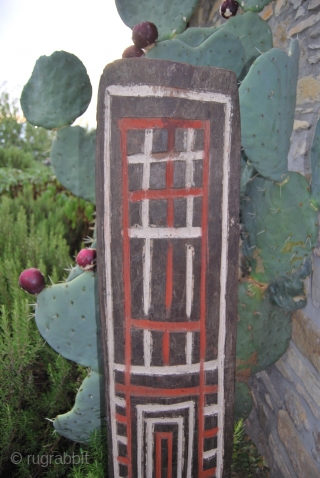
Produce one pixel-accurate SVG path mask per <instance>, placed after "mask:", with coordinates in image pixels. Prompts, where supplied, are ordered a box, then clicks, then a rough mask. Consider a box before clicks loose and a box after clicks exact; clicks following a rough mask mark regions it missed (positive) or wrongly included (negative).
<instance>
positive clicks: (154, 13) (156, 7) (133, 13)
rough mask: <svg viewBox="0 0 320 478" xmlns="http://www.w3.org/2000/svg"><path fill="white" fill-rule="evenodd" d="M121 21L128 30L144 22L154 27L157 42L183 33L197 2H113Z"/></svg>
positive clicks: (191, 0) (124, 0) (185, 0)
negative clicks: (152, 24) (155, 28)
mask: <svg viewBox="0 0 320 478" xmlns="http://www.w3.org/2000/svg"><path fill="white" fill-rule="evenodd" d="M115 2H116V7H117V9H118V13H119V15H120V17H121V19H122V21H123V22H124V23H125V24H126V25H127V26H128V27H130V28H132V27H133V26H134V25H136V24H137V23H141V22H144V21H147V22H152V23H154V24H155V25H156V27H157V29H158V33H159V38H158V40H159V41H163V40H166V39H169V38H172V37H173V36H174V35H175V34H176V33H181V32H183V31H184V30H185V29H186V27H187V23H188V21H189V19H190V17H191V16H192V14H193V12H194V11H195V9H196V6H197V4H198V0H183V1H178V0H175V1H172V0H162V1H160V2H159V1H157V2H152V1H150V0H115Z"/></svg>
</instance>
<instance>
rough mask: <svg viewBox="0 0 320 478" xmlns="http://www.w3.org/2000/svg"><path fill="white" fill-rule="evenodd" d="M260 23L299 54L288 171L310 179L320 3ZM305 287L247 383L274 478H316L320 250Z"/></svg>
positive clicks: (294, 4)
mask: <svg viewBox="0 0 320 478" xmlns="http://www.w3.org/2000/svg"><path fill="white" fill-rule="evenodd" d="M219 4H220V2H219V1H215V2H212V0H201V1H200V3H199V7H198V10H197V12H196V13H195V15H194V17H193V18H192V20H191V25H197V26H209V25H212V24H219V23H220V22H221V21H223V20H221V17H220V15H219V11H218V10H219ZM261 16H262V17H263V18H264V19H265V20H267V21H268V23H269V25H270V27H271V29H272V31H273V36H274V45H275V46H276V47H278V48H282V49H284V50H286V51H287V50H288V45H289V41H290V38H291V37H294V38H298V39H299V43H300V48H301V56H300V72H299V81H298V91H297V107H296V115H295V122H294V131H293V133H292V138H291V148H290V152H289V158H288V164H289V169H290V170H291V171H297V172H300V173H302V174H304V175H306V176H307V175H308V174H309V173H310V147H311V143H312V138H313V134H314V129H315V125H316V122H317V120H318V117H319V116H320V111H319V107H320V0H306V1H303V0H278V1H277V2H276V3H272V4H270V5H268V6H267V7H266V8H265V9H264V10H263V12H261ZM313 266H314V271H313V274H312V276H311V277H310V278H309V279H308V280H307V281H306V287H307V292H308V305H307V307H306V308H305V309H303V310H300V311H298V312H296V313H295V314H294V316H293V333H292V340H291V343H290V346H289V349H288V350H287V352H286V354H285V355H284V356H283V357H282V358H281V359H280V360H279V361H278V363H277V364H276V365H274V366H271V367H269V368H268V369H267V370H266V371H263V372H260V373H258V374H257V375H255V376H254V377H253V378H251V381H250V385H251V388H252V393H253V398H254V408H253V410H252V412H251V415H250V417H249V419H248V420H247V422H246V430H247V432H248V434H249V435H250V436H251V438H252V439H253V441H254V442H255V444H256V445H257V447H258V449H259V451H260V453H261V454H262V455H264V456H265V457H266V461H267V463H268V465H269V466H270V469H271V473H270V476H271V478H281V477H284V478H316V477H320V247H318V248H317V249H316V250H315V252H314V254H313Z"/></svg>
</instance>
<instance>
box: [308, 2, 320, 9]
mask: <svg viewBox="0 0 320 478" xmlns="http://www.w3.org/2000/svg"><path fill="white" fill-rule="evenodd" d="M319 5H320V0H310V2H309V5H308V10H314V9H315V8H318V7H319Z"/></svg>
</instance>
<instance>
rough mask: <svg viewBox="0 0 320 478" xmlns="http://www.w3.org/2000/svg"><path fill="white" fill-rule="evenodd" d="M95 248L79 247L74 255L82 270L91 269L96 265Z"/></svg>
mask: <svg viewBox="0 0 320 478" xmlns="http://www.w3.org/2000/svg"><path fill="white" fill-rule="evenodd" d="M96 257H97V251H96V249H81V251H80V252H79V253H78V255H77V257H76V261H77V264H78V266H79V267H80V268H81V269H83V270H84V271H91V270H92V269H94V266H95V265H96Z"/></svg>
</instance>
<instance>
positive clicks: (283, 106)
mask: <svg viewBox="0 0 320 478" xmlns="http://www.w3.org/2000/svg"><path fill="white" fill-rule="evenodd" d="M298 63H299V44H298V42H297V40H292V41H291V45H290V51H289V53H288V55H287V54H286V53H285V52H283V51H282V50H279V49H277V48H273V49H272V50H269V51H268V52H267V53H264V54H263V55H261V56H259V58H257V59H256V60H255V62H254V63H253V65H252V66H251V68H250V70H249V73H248V74H247V76H246V77H245V79H244V80H243V82H242V84H241V86H240V89H239V95H240V113H241V134H242V138H241V144H242V146H243V147H244V150H245V153H246V155H247V157H248V158H249V160H250V161H251V163H252V164H253V166H254V167H255V168H256V170H257V171H258V172H259V173H260V174H261V175H262V176H264V177H266V178H269V179H272V180H274V181H283V180H284V178H285V175H286V173H287V155H288V151H289V147H290V136H291V131H292V126H293V120H294V110H295V104H296V86H297V78H298ZM252 105H255V106H254V108H253V107H252Z"/></svg>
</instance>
